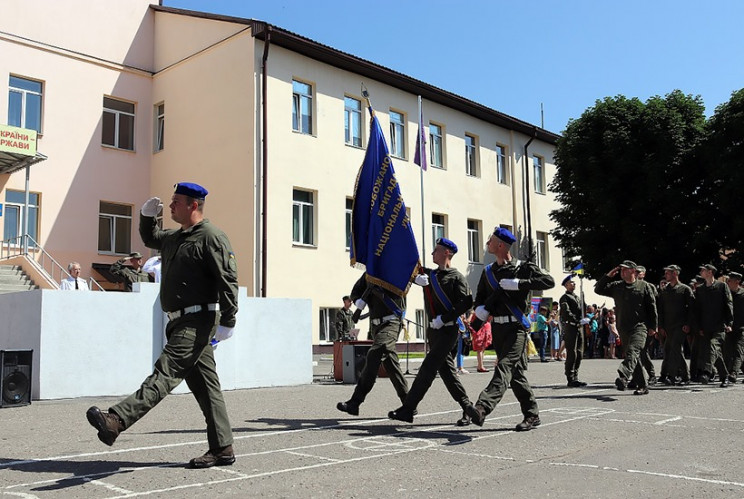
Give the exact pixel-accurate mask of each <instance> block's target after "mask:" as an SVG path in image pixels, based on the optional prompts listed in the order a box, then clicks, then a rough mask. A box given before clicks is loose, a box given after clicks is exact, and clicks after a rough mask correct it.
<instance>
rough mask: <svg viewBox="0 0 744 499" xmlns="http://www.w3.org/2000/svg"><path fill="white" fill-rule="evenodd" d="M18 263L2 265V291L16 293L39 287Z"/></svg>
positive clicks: (0, 270)
mask: <svg viewBox="0 0 744 499" xmlns="http://www.w3.org/2000/svg"><path fill="white" fill-rule="evenodd" d="M38 288H39V286H37V285H36V284H34V281H32V280H31V279H30V278H29V277H28V275H26V273H25V272H24V271H23V270H22V269H21V267H19V266H18V265H0V293H16V292H18V291H29V290H32V289H38Z"/></svg>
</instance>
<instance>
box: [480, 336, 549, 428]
mask: <svg viewBox="0 0 744 499" xmlns="http://www.w3.org/2000/svg"><path fill="white" fill-rule="evenodd" d="M526 344H527V331H525V329H524V327H523V326H522V325H521V324H518V323H515V322H510V323H507V324H497V323H493V345H494V348H495V349H496V355H497V356H498V359H499V362H498V364H496V369H494V371H493V377H492V378H491V381H490V382H489V383H488V386H486V388H485V389H484V390H483V391H482V392H481V393H480V396H479V397H478V404H479V405H481V406H483V408H484V409H485V411H486V414H490V413H491V412H492V411H493V410H494V408H495V407H496V405H497V404H498V403H499V402H500V401H501V399H502V398H503V397H504V393H506V389H507V388H509V387H511V389H512V391H513V392H514V396H515V397H516V398H517V400H518V401H519V406H520V408H521V409H522V414H524V416H525V417H528V416H537V415H538V407H537V400H535V394H534V393H532V388H531V387H530V383H529V381H527V377H526V376H525V371H526V369H527V352H526V351H525V346H526Z"/></svg>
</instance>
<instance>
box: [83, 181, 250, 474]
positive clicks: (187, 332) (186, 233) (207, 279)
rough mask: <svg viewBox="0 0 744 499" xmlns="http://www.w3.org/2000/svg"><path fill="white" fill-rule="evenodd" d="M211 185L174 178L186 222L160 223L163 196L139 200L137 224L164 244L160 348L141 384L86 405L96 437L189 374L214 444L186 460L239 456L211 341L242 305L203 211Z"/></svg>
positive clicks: (145, 236)
mask: <svg viewBox="0 0 744 499" xmlns="http://www.w3.org/2000/svg"><path fill="white" fill-rule="evenodd" d="M206 196H207V190H206V189H205V188H203V187H202V186H200V185H198V184H193V183H188V182H181V183H178V184H176V186H175V192H174V193H173V197H172V198H171V204H170V206H169V207H170V211H171V218H172V219H173V220H174V221H175V222H176V223H178V224H180V225H181V228H180V229H178V230H162V229H160V228H158V225H157V219H156V217H157V215H158V213H159V212H160V210H161V209H162V208H163V204H162V203H161V202H160V199H159V198H157V197H155V198H151V199H149V200H147V201H146V202H145V204H144V205H143V206H142V210H141V216H140V225H139V231H140V236H141V237H142V240H143V241H144V243H145V246H147V247H148V248H153V249H157V250H160V251H161V253H162V256H163V269H164V272H163V274H162V278H163V280H162V281H161V283H160V303H161V306H162V308H163V311H164V312H165V313H166V315H168V319H169V321H168V325H167V326H166V329H165V336H166V338H167V339H168V342H167V343H166V345H165V347H164V348H163V352H162V353H161V354H160V357H159V358H158V360H157V361H156V362H155V370H154V371H153V373H152V374H151V375H150V376H149V377H147V378H146V379H145V381H143V382H142V386H141V387H140V389H139V390H138V391H136V392H135V393H133V394H132V395H130V396H129V397H127V398H126V399H124V400H122V401H121V402H119V403H118V404H116V405H114V406H112V407H111V408H109V410H108V412H102V411H101V410H100V409H99V408H98V407H95V406H93V407H91V408H90V409H88V412H87V413H86V416H87V418H88V422H89V423H90V424H91V425H92V426H93V427H94V428H96V429H97V430H98V438H99V440H101V441H102V442H103V443H105V444H106V445H113V443H114V441H115V440H116V438H117V437H118V436H119V434H120V433H121V432H123V431H124V430H125V429H129V428H130V427H131V426H132V425H133V424H134V423H136V422H137V421H139V420H140V419H141V418H142V417H143V416H144V415H145V414H147V413H148V412H149V411H150V409H152V408H153V407H155V406H156V405H157V404H158V403H159V402H160V401H161V400H163V398H165V397H166V396H167V395H168V394H169V393H170V392H171V391H172V390H173V389H174V388H175V387H177V386H178V385H179V384H180V383H181V381H183V380H185V381H186V384H187V385H188V387H189V388H190V389H191V392H192V393H193V394H194V398H196V400H197V402H198V403H199V407H200V408H201V410H202V413H203V414H204V418H205V420H206V422H207V441H208V443H209V450H208V451H207V452H206V453H205V454H204V455H202V456H199V457H196V458H194V459H192V460H191V461H190V462H189V465H190V467H191V468H209V467H212V466H225V465H230V464H233V463H234V462H235V454H234V453H233V448H232V443H233V437H232V429H231V427H230V421H229V419H228V416H227V408H226V407H225V400H224V398H223V397H222V391H221V389H220V379H219V377H218V376H217V366H216V364H215V361H214V351H213V349H212V346H211V345H210V341H211V340H212V339H213V338H214V339H216V340H218V341H222V340H226V339H228V338H230V337H231V336H232V334H233V329H234V327H235V314H236V313H237V312H238V269H237V265H236V263H235V255H234V254H233V252H232V248H231V246H230V241H229V240H228V239H227V236H226V235H225V233H224V232H222V231H221V230H220V229H218V228H217V227H216V226H214V225H212V224H210V223H209V220H207V219H205V218H204V199H205V197H206Z"/></svg>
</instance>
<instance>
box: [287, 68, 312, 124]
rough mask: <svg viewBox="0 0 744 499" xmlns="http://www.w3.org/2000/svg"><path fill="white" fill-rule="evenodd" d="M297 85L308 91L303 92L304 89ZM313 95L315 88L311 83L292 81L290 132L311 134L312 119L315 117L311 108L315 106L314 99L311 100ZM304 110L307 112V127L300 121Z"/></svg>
mask: <svg viewBox="0 0 744 499" xmlns="http://www.w3.org/2000/svg"><path fill="white" fill-rule="evenodd" d="M295 84H297V85H295ZM299 85H306V86H307V88H308V90H307V91H304V89H300V88H298V86H299ZM314 93H315V88H314V86H313V84H312V83H308V82H306V81H301V80H297V79H294V78H293V79H292V130H293V131H295V132H297V133H302V134H305V135H312V134H313V130H314V126H313V119H314V117H315V113H314V112H313V111H314V109H313V106H314V104H315V99H313V94H314ZM305 109H306V110H307V118H308V119H307V125H305V122H304V120H303V119H302V117H303V116H304V115H303V114H302V112H303V110H305Z"/></svg>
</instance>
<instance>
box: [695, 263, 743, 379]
mask: <svg viewBox="0 0 744 499" xmlns="http://www.w3.org/2000/svg"><path fill="white" fill-rule="evenodd" d="M716 270H717V269H716V268H715V267H714V266H713V265H711V264H709V263H708V264H705V265H701V266H700V276H701V277H702V278H703V279H704V280H705V283H704V284H703V285H701V286H698V288H697V290H696V291H695V295H696V296H695V303H696V304H697V321H696V323H697V325H698V337H697V338H696V340H697V341H699V342H700V348H699V350H698V355H699V356H700V357H699V366H700V367H701V368H702V370H703V374H701V375H700V382H701V383H703V384H704V385H707V384H708V383H709V382H710V379H711V377H712V375H713V366H715V368H716V369H717V370H718V376H719V379H720V381H721V388H726V387H727V386H729V379H728V369H727V368H726V363H725V362H724V361H723V354H722V352H721V349H722V347H723V340H724V337H725V335H726V334H727V333H730V332H731V326H732V324H733V321H734V308H733V302H732V299H731V290H729V287H728V286H727V285H726V284H724V283H722V282H721V281H717V280H715V273H716Z"/></svg>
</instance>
